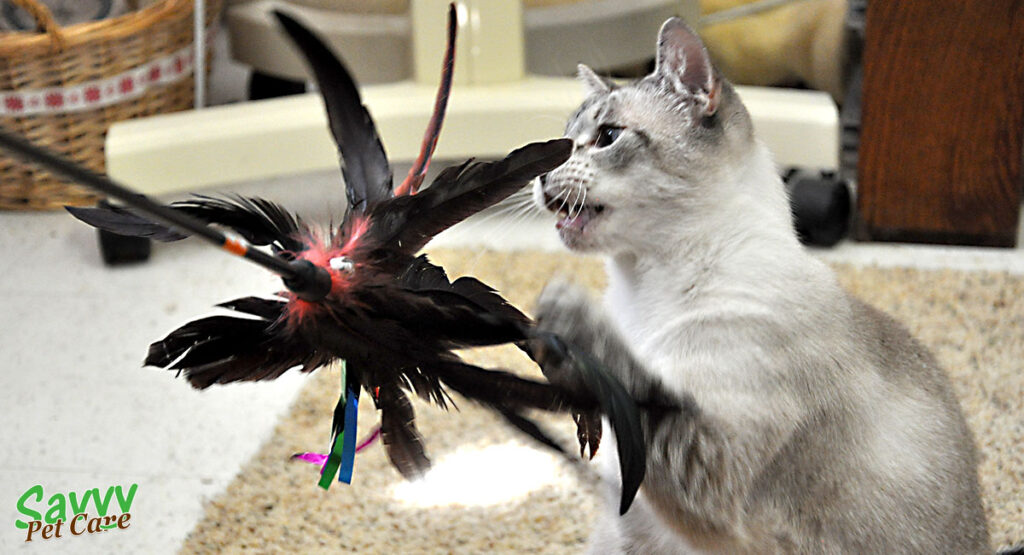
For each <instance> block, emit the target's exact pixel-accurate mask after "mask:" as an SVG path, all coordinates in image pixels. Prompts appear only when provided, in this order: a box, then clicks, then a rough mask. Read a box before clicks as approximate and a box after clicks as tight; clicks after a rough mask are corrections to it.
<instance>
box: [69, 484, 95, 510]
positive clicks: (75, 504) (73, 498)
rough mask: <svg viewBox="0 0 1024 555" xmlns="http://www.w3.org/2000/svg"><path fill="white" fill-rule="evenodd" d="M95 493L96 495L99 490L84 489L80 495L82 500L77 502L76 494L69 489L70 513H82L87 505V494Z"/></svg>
mask: <svg viewBox="0 0 1024 555" xmlns="http://www.w3.org/2000/svg"><path fill="white" fill-rule="evenodd" d="M90 493H91V494H93V495H96V496H97V497H98V495H97V494H98V493H99V490H95V489H90V490H86V491H85V495H83V496H82V502H81V503H78V494H77V493H75V492H73V491H71V492H68V499H69V500H70V501H71V513H72V514H76V515H77V514H78V513H84V512H85V507H86V506H88V505H89V494H90Z"/></svg>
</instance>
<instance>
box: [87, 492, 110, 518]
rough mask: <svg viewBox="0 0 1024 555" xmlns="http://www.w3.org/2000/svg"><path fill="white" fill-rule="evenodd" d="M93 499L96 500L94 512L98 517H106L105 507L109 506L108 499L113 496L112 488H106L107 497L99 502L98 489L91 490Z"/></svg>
mask: <svg viewBox="0 0 1024 555" xmlns="http://www.w3.org/2000/svg"><path fill="white" fill-rule="evenodd" d="M92 491H93V494H92V496H93V498H94V499H95V500H96V511H97V512H98V513H99V516H107V507H109V506H110V499H111V498H112V497H113V496H114V488H112V487H110V488H107V495H106V497H104V498H103V501H100V489H99V488H93V490H92Z"/></svg>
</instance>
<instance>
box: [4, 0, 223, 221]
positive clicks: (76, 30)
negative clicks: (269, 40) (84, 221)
mask: <svg viewBox="0 0 1024 555" xmlns="http://www.w3.org/2000/svg"><path fill="white" fill-rule="evenodd" d="M8 1H10V0H8ZM15 3H16V4H18V5H20V6H22V7H24V8H25V9H26V10H27V11H29V12H30V13H32V15H33V16H34V17H35V19H36V21H37V22H38V24H39V27H40V28H41V29H43V30H45V31H46V32H45V34H43V33H0V125H2V126H3V127H4V128H6V129H8V130H10V131H13V132H15V133H19V134H21V135H22V136H24V137H26V138H27V139H28V140H30V141H32V142H33V143H35V144H39V145H44V146H47V147H50V148H52V149H54V150H56V151H59V152H62V153H64V154H66V155H68V156H70V157H71V158H73V159H74V160H76V161H78V162H80V163H82V164H84V165H85V166H87V167H89V168H91V169H93V170H96V171H99V172H102V171H104V156H103V141H104V139H105V137H106V133H107V129H108V128H109V127H110V125H111V124H112V123H114V122H117V121H121V120H125V119H130V118H136V117H142V116H150V115H154V114H162V113H167V112H174V111H178V110H185V109H188V108H191V107H192V101H193V75H192V69H191V68H192V59H193V57H192V48H191V45H192V29H193V25H194V23H193V20H192V2H191V0H159V1H156V2H150V3H148V5H145V6H144V7H142V8H141V9H138V10H134V11H132V12H130V13H128V14H126V15H122V16H120V17H116V18H112V19H106V20H102V21H95V22H89V23H81V24H77V25H71V26H68V27H65V28H60V27H59V26H58V25H57V24H56V23H55V22H54V20H53V18H52V16H51V15H50V13H49V12H48V11H47V9H46V8H45V7H44V6H43V5H42V4H40V3H39V1H38V0H16V1H15ZM143 4H147V3H146V2H143ZM221 5H222V0H207V2H206V6H207V8H206V9H207V21H206V23H207V26H208V27H209V25H210V23H211V22H214V21H216V18H217V17H218V15H219V14H220V10H221ZM207 67H209V64H207ZM95 200H96V196H95V195H93V194H92V193H90V192H89V191H86V190H84V189H82V188H80V187H77V186H74V185H71V184H69V183H68V182H67V181H64V180H62V179H59V178H56V177H54V176H53V175H51V174H49V173H48V172H45V171H42V170H38V169H36V168H34V167H32V166H28V165H26V164H23V163H21V162H19V161H16V160H14V159H12V158H10V157H8V156H6V155H4V154H3V153H0V209H13V210H43V209H52V208H57V207H60V206H63V205H68V204H72V205H75V204H77V205H80V204H87V203H92V202H94V201H95Z"/></svg>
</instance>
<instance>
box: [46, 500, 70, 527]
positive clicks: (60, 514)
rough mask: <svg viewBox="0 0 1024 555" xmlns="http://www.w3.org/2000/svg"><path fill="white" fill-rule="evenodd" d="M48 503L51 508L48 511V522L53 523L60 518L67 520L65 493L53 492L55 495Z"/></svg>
mask: <svg viewBox="0 0 1024 555" xmlns="http://www.w3.org/2000/svg"><path fill="white" fill-rule="evenodd" d="M46 504H47V505H49V506H50V510H49V511H46V522H47V523H51V524H52V523H54V522H57V521H58V520H67V516H66V515H67V512H68V511H67V501H65V500H64V494H62V493H55V494H53V497H51V498H50V500H49V501H47V502H46Z"/></svg>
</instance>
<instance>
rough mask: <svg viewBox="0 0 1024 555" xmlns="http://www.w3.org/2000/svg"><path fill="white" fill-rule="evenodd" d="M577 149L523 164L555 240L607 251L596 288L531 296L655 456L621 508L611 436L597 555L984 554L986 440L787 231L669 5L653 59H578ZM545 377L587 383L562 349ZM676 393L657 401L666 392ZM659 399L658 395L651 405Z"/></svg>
mask: <svg viewBox="0 0 1024 555" xmlns="http://www.w3.org/2000/svg"><path fill="white" fill-rule="evenodd" d="M579 73H580V78H581V80H582V81H583V82H584V84H585V86H586V88H587V89H588V91H589V94H588V96H587V97H586V99H585V100H584V101H583V103H582V105H581V106H580V107H579V109H578V111H577V112H576V113H575V115H573V116H572V117H571V119H570V121H569V123H568V126H567V130H566V136H568V137H569V138H571V139H572V140H573V141H574V151H573V154H572V157H571V158H570V159H569V161H568V162H566V163H565V164H564V165H563V166H560V167H559V168H557V169H555V170H554V171H552V172H550V173H549V174H547V175H546V176H544V177H543V178H541V179H539V180H538V181H536V182H535V184H534V186H533V195H534V199H535V201H536V203H537V204H539V205H540V206H542V207H544V208H546V209H548V210H550V211H553V212H557V213H558V214H559V216H560V219H559V221H558V223H557V227H558V229H559V234H560V236H561V239H562V241H563V242H564V243H565V244H566V245H567V246H568V247H569V248H570V249H571V250H574V251H579V252H585V253H601V254H604V255H605V256H606V257H607V273H608V282H609V284H608V288H607V291H606V296H605V303H604V306H603V307H601V306H598V305H596V304H595V303H594V302H592V301H591V299H590V298H588V295H587V294H586V293H585V292H584V291H582V290H581V289H579V288H578V287H576V286H573V285H570V284H567V283H564V282H556V283H553V284H550V285H549V286H548V287H547V288H546V289H545V291H544V292H543V293H542V294H541V296H540V297H539V299H538V304H537V311H536V314H537V322H538V326H539V328H540V329H541V330H542V331H549V332H553V333H556V334H559V335H561V336H562V337H563V338H565V339H566V341H567V342H568V343H570V344H573V345H575V346H576V347H578V348H580V349H582V350H584V351H587V352H589V353H591V354H592V355H593V356H594V357H595V358H596V359H598V360H600V361H602V362H603V364H604V365H605V366H606V367H607V368H609V369H610V371H612V372H613V373H614V374H615V375H616V377H617V378H618V379H619V380H621V381H622V382H623V385H624V386H625V387H626V389H627V391H629V393H630V394H631V395H632V396H633V397H634V398H635V399H636V400H637V402H638V404H639V405H640V406H641V407H648V408H647V409H643V422H644V423H643V427H644V434H645V441H646V442H647V457H648V464H647V475H646V478H645V480H644V483H643V485H642V487H641V490H640V493H639V495H638V497H637V499H636V501H635V503H634V505H633V507H632V508H631V509H630V510H629V511H628V512H627V513H626V514H625V515H623V516H621V517H620V516H619V515H618V511H617V508H618V483H617V480H618V479H619V478H618V475H617V470H616V469H617V467H616V466H615V464H614V456H609V455H608V453H613V454H614V451H615V448H614V445H612V446H610V447H609V446H608V443H611V441H609V440H610V439H612V438H609V437H608V436H609V434H608V433H607V432H606V434H605V437H606V440H605V445H603V446H602V450H601V452H599V457H598V458H601V454H604V455H605V457H604V459H605V463H606V464H605V469H604V471H603V474H604V476H605V478H606V479H605V480H604V481H605V485H604V488H603V489H605V490H606V493H605V495H606V497H607V511H604V514H603V516H602V517H601V518H600V519H599V522H598V524H597V528H596V529H595V531H594V532H593V534H592V537H591V539H590V550H591V551H592V552H595V553H619V552H625V553H705V552H713V553H778V552H783V553H981V552H986V551H988V550H989V545H988V541H989V540H988V531H987V528H986V522H985V516H984V511H983V509H982V504H981V500H980V490H979V484H978V477H977V462H978V453H977V451H976V448H975V445H974V440H973V437H972V435H971V432H970V430H969V429H968V427H967V424H966V422H965V420H964V417H963V414H962V413H961V410H960V407H959V405H958V402H957V400H956V398H955V397H954V395H953V393H952V390H951V385H950V382H949V379H948V378H947V377H946V375H945V374H944V373H943V371H942V370H941V369H940V367H939V366H938V364H937V362H936V360H935V359H934V358H933V356H932V355H931V354H930V353H929V352H928V351H927V350H926V349H925V348H924V347H923V346H922V345H920V344H919V343H918V342H917V341H915V340H914V339H913V338H912V337H911V335H910V334H909V333H908V332H907V330H906V329H904V327H903V326H901V325H900V324H898V323H896V322H895V321H894V320H893V319H891V318H890V317H889V316H887V315H885V314H883V313H882V312H880V311H878V310H876V309H874V308H872V307H870V306H868V305H867V304H865V303H863V302H861V301H859V300H857V299H856V298H854V297H852V296H851V295H849V294H848V293H846V292H845V291H844V290H843V289H842V288H841V287H840V286H839V285H838V284H837V282H836V279H835V276H834V274H833V273H832V271H831V270H830V269H829V268H828V267H827V266H825V265H824V264H823V263H822V262H820V261H818V260H817V259H815V258H814V257H812V256H811V255H810V254H808V253H807V252H806V251H805V250H804V249H803V248H802V247H801V246H800V243H799V241H798V240H797V236H796V234H795V232H794V230H793V225H792V222H791V217H790V212H789V204H788V201H787V198H786V193H785V190H784V187H783V184H782V182H781V179H780V178H779V175H778V173H777V171H776V168H775V166H774V163H773V161H772V159H771V156H770V155H769V153H768V151H767V149H766V148H765V146H764V145H763V144H762V143H760V142H759V141H758V140H757V139H756V137H755V136H754V133H753V130H752V127H751V122H750V117H749V115H748V114H747V111H746V109H745V108H744V106H743V104H742V102H741V100H740V98H739V97H738V96H737V94H736V92H735V91H734V89H733V88H732V86H731V85H730V84H729V83H728V82H727V81H726V80H724V79H723V78H722V77H721V76H720V75H719V73H718V72H717V70H716V69H715V68H714V67H713V65H712V63H711V61H710V59H709V57H708V52H707V50H706V49H705V47H704V46H703V44H702V42H701V40H700V38H699V37H698V36H697V35H696V34H695V33H694V32H693V31H692V30H690V29H689V28H688V27H687V26H686V25H685V24H684V23H682V21H681V20H679V19H676V18H673V19H670V20H668V21H667V22H666V23H665V24H664V25H663V27H662V29H661V31H660V33H659V37H658V45H657V56H656V64H655V69H654V71H653V72H652V73H651V74H650V75H648V76H646V77H644V78H642V79H640V80H638V81H636V82H634V83H632V84H628V85H623V86H617V85H615V84H613V83H610V82H607V81H605V80H603V79H602V78H600V77H599V76H597V75H596V74H595V73H594V72H593V71H592V70H590V69H589V68H587V67H586V66H581V67H580V69H579ZM540 359H541V363H542V368H543V370H544V372H545V374H546V375H547V377H548V379H549V380H551V381H552V382H555V383H558V384H561V385H563V386H565V387H568V388H575V387H580V376H579V375H578V374H577V373H576V372H575V370H574V369H573V368H572V367H570V366H569V365H568V364H564V363H562V362H560V361H559V360H557V358H556V357H551V356H543V353H542V356H541V357H540ZM666 405H668V407H669V408H667V409H666V408H665V406H666ZM650 407H661V408H650Z"/></svg>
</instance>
